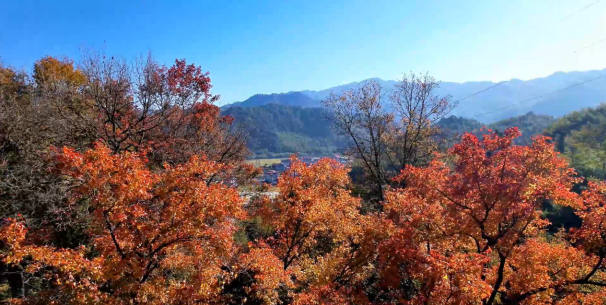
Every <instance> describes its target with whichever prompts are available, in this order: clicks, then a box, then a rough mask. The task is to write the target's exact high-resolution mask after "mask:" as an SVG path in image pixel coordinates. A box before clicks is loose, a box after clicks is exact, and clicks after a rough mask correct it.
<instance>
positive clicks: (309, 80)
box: [0, 0, 606, 104]
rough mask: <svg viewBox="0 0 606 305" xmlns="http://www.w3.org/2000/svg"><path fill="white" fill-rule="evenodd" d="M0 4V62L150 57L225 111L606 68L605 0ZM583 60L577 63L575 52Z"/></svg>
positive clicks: (20, 0)
mask: <svg viewBox="0 0 606 305" xmlns="http://www.w3.org/2000/svg"><path fill="white" fill-rule="evenodd" d="M593 2H595V0H578V1H574V0H545V1H539V0H468V1H458V0H442V1H410V0H393V1H386V0H373V1H369V0H365V1H363V0H348V1H345V0H308V1H298V0H292V1H279V0H276V1H246V0H238V1H236V0H234V1H232V0H222V1H193V0H192V1H142V0H133V1H128V0H122V1H75V0H73V1H29V0H5V1H0V29H1V30H0V60H2V62H3V63H4V64H5V65H10V66H13V67H17V68H23V69H28V70H30V69H31V67H32V65H33V63H34V62H35V61H36V60H37V59H39V58H40V57H42V56H44V55H53V56H68V57H72V58H74V59H76V60H77V59H78V58H79V56H80V50H81V48H83V47H87V48H96V49H99V48H105V51H106V53H108V54H111V55H116V56H121V57H124V58H127V59H128V58H132V57H134V56H136V55H140V54H144V53H146V52H147V51H148V50H149V51H151V52H152V54H153V55H154V57H156V59H157V60H158V61H160V62H162V63H166V64H170V63H172V61H174V59H175V58H185V59H187V61H188V62H193V63H196V64H197V65H200V66H202V68H203V69H204V70H207V71H210V73H211V78H212V82H213V85H214V89H213V92H214V93H216V94H221V96H222V99H221V103H220V104H223V103H228V102H233V101H241V100H244V99H246V98H248V97H249V96H251V95H253V94H256V93H273V92H286V91H296V90H304V89H310V90H320V89H325V88H328V87H332V86H336V85H340V84H344V83H349V82H353V81H360V80H363V79H367V78H371V77H380V78H383V79H396V78H398V77H399V76H400V75H401V74H402V73H403V72H408V71H414V72H429V73H430V74H432V75H433V76H435V77H436V78H437V79H439V80H442V81H455V82H464V81H477V80H492V81H500V80H507V79H511V78H519V79H531V78H536V77H541V76H547V75H549V74H551V73H553V72H556V71H571V70H591V69H603V68H606V56H605V55H606V41H603V42H602V43H599V44H596V45H595V46H593V47H589V48H586V49H583V48H584V47H586V46H589V45H591V44H593V43H595V42H597V41H599V40H601V39H605V38H606V1H600V2H598V3H596V4H595V5H592V6H591V7H590V8H588V9H585V10H583V11H581V12H579V13H578V14H576V15H574V16H572V17H570V18H568V19H566V20H564V21H560V20H561V19H562V18H565V17H566V16H568V15H570V14H572V13H574V12H576V11H578V10H579V9H581V8H582V7H584V6H586V5H588V4H591V3H593ZM577 50H581V51H579V52H577V53H575V54H571V53H572V52H574V51H577Z"/></svg>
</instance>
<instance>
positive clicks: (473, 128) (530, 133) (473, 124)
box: [438, 112, 555, 145]
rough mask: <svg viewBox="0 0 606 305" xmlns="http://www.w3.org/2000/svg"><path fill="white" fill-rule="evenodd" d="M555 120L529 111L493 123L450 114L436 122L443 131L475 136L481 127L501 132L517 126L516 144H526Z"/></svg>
mask: <svg viewBox="0 0 606 305" xmlns="http://www.w3.org/2000/svg"><path fill="white" fill-rule="evenodd" d="M554 122H555V118H553V117H552V116H548V115H537V114H534V113H532V112H529V113H527V114H525V115H520V116H516V117H512V118H508V119H503V120H500V121H497V122H495V123H492V124H489V125H484V124H482V123H480V122H478V121H476V120H474V119H467V118H463V117H457V116H450V117H448V118H444V119H442V120H441V121H440V122H438V125H439V126H440V127H441V128H442V129H443V131H444V132H445V133H447V134H450V135H462V134H463V133H465V132H471V133H473V134H475V135H477V136H479V135H481V134H483V132H481V129H482V127H485V126H486V128H488V129H491V130H493V131H496V132H503V131H504V130H506V129H507V128H509V127H517V128H518V129H519V130H520V132H521V133H522V135H521V136H520V137H519V138H517V139H516V144H520V145H528V144H529V143H530V142H531V140H532V137H534V136H537V135H540V134H542V133H543V132H544V131H545V129H546V128H547V127H549V126H551V124H553V123H554Z"/></svg>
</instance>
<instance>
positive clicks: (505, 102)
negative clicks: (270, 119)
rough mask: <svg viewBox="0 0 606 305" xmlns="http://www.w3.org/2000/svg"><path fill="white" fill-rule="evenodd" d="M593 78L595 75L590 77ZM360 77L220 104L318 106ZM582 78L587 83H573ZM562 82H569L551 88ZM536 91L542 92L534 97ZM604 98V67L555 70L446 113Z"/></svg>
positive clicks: (467, 89) (550, 111) (517, 110)
mask: <svg viewBox="0 0 606 305" xmlns="http://www.w3.org/2000/svg"><path fill="white" fill-rule="evenodd" d="M595 78H599V79H596V80H594V81H590V80H593V79H595ZM369 80H373V81H376V82H378V83H379V84H380V85H381V86H383V88H384V89H385V90H386V92H388V91H390V90H392V89H393V87H394V85H395V84H396V83H397V82H396V81H394V80H382V79H379V78H373V79H369ZM365 81H368V80H365ZM365 81H361V82H353V83H349V84H345V85H340V86H336V87H332V88H328V89H324V90H319V91H311V90H305V91H293V92H288V93H274V94H269V95H263V94H257V95H254V96H252V97H250V98H249V99H247V100H245V101H243V102H239V103H233V104H228V105H226V106H224V108H229V107H232V106H235V105H237V106H240V107H256V106H261V105H268V104H281V105H290V106H301V107H319V106H321V102H320V101H321V100H322V99H325V98H326V97H328V96H329V94H330V93H331V92H333V93H335V94H339V93H341V92H343V91H346V90H349V89H352V88H355V87H357V86H359V85H360V84H361V83H363V82H365ZM586 81H590V82H587V83H585V84H582V85H576V86H574V85H575V84H578V83H581V82H586ZM495 84H496V83H493V82H488V81H479V82H465V83H453V82H442V83H441V84H440V88H439V89H438V90H437V91H436V94H437V95H440V96H445V95H451V96H452V101H457V100H460V99H463V98H465V97H467V96H469V95H471V94H473V93H476V92H478V91H481V90H483V89H486V88H488V87H490V86H493V85H495ZM568 86H571V87H570V88H568V89H565V90H561V91H558V92H554V91H556V90H560V89H562V88H566V87H568ZM542 95H544V96H543V97H540V96H542ZM535 97H537V98H535ZM524 101H525V102H524ZM604 102H606V69H603V70H592V71H584V72H556V73H554V74H552V75H550V76H547V77H542V78H536V79H531V80H527V81H523V80H519V79H512V80H509V81H506V82H504V83H503V84H501V85H499V86H496V87H494V88H492V89H490V90H487V91H486V92H482V93H480V94H478V95H475V96H473V97H469V98H466V99H465V100H463V101H461V102H460V103H459V105H458V106H457V107H456V108H455V109H454V110H453V112H452V114H453V115H457V116H461V117H465V118H475V119H477V120H478V121H481V122H483V123H493V122H496V121H498V120H501V119H505V118H509V117H513V116H518V115H522V114H525V113H528V112H534V113H536V114H543V115H550V116H555V117H560V116H563V115H565V114H567V113H570V112H572V111H576V110H580V109H583V108H587V107H595V106H596V105H598V104H600V103H604Z"/></svg>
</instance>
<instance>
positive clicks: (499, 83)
mask: <svg viewBox="0 0 606 305" xmlns="http://www.w3.org/2000/svg"><path fill="white" fill-rule="evenodd" d="M506 82H508V80H504V81H501V82H498V83H496V84H494V85H492V86H490V87H488V88H486V89H482V90H480V91H478V92H476V93H473V94H471V95H468V96H466V97H464V98H462V99H460V100H458V101H456V102H455V104H458V103H459V102H461V101H464V100H466V99H468V98H470V97H473V96H476V95H478V94H480V93H482V92H484V91H488V90H490V89H492V88H494V87H497V86H500V85H502V84H504V83H506Z"/></svg>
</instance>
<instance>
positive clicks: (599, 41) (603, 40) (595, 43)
mask: <svg viewBox="0 0 606 305" xmlns="http://www.w3.org/2000/svg"><path fill="white" fill-rule="evenodd" d="M605 41H606V38H603V39H600V40H598V41H596V42H594V43H592V44H590V45H586V46H584V47H582V48H580V49H578V50H576V51H574V52H572V53H570V54H568V55H573V54H576V53H579V52H581V51H584V50H585V49H589V48H591V47H594V46H595V45H597V44H600V43H602V42H605Z"/></svg>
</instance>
